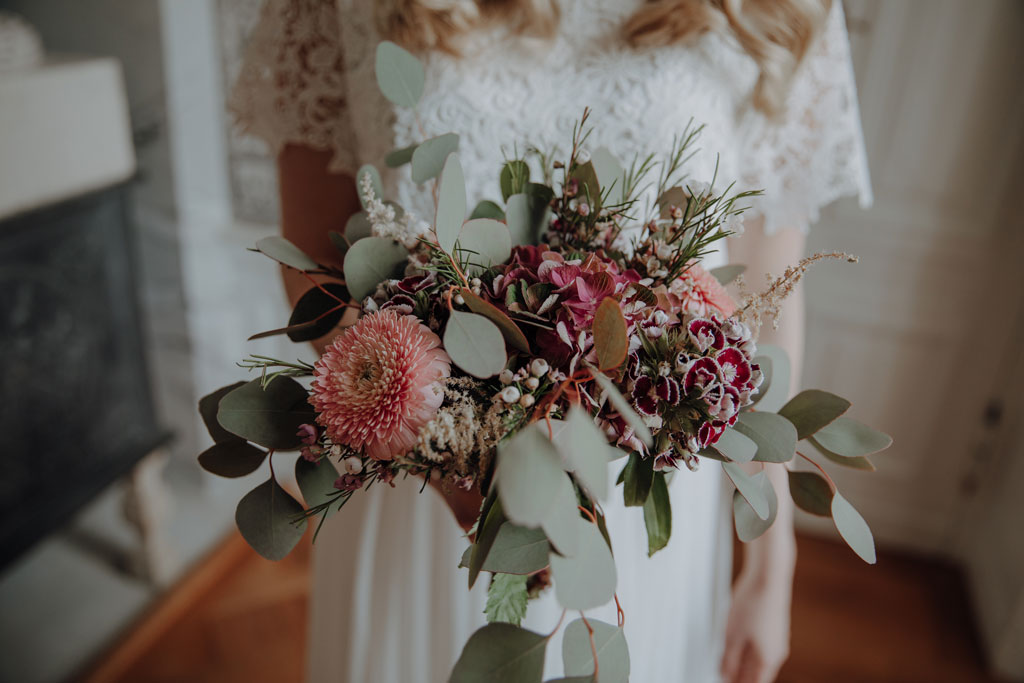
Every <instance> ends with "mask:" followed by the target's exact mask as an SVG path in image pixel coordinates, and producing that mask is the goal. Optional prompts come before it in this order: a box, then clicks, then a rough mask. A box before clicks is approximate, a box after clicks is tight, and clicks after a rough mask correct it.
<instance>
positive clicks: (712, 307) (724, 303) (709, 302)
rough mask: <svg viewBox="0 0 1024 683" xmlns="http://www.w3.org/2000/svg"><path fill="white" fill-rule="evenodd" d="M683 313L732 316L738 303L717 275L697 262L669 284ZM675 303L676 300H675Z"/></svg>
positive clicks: (671, 292)
mask: <svg viewBox="0 0 1024 683" xmlns="http://www.w3.org/2000/svg"><path fill="white" fill-rule="evenodd" d="M668 291H669V294H671V295H673V296H674V297H675V298H676V299H678V302H679V310H680V311H681V312H683V313H689V314H691V315H697V316H700V317H707V316H709V315H711V314H712V313H722V314H723V315H725V316H731V315H732V314H733V313H735V312H736V303H735V302H734V301H733V300H732V297H731V296H729V292H727V291H725V287H723V286H722V285H721V283H720V282H719V281H718V280H716V279H715V276H714V275H712V274H711V273H709V272H708V271H706V270H704V268H702V267H701V266H699V265H697V264H696V263H695V264H693V265H691V266H690V267H689V268H687V269H686V272H684V273H683V274H682V275H681V276H680V277H679V278H677V279H676V280H674V281H673V282H672V283H671V284H670V285H669V286H668ZM673 303H674V302H673Z"/></svg>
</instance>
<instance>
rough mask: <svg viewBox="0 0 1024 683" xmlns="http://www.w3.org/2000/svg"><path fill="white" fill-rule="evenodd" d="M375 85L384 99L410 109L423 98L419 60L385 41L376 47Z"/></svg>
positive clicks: (422, 80) (422, 81) (421, 71)
mask: <svg viewBox="0 0 1024 683" xmlns="http://www.w3.org/2000/svg"><path fill="white" fill-rule="evenodd" d="M375 70H376V73H377V85H378V86H379V87H380V91H381V92H382V93H384V97H386V98H388V99H389V100H391V102H392V103H394V104H397V105H398V106H399V107H406V108H409V109H412V108H414V107H415V106H416V104H417V103H418V102H419V101H420V97H422V96H423V84H424V73H423V65H422V64H421V63H420V60H418V59H416V57H415V56H413V54H412V53H411V52H409V51H408V50H406V49H404V48H402V47H399V46H398V45H396V44H394V43H392V42H391V41H388V40H385V41H382V42H381V43H379V44H378V45H377V62H376V69H375Z"/></svg>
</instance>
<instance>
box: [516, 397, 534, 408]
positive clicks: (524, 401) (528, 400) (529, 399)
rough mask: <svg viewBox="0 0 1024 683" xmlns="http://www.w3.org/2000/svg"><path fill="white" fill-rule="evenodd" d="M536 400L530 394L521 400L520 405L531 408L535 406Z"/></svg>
mask: <svg viewBox="0 0 1024 683" xmlns="http://www.w3.org/2000/svg"><path fill="white" fill-rule="evenodd" d="M534 400H535V399H534V398H533V396H531V395H530V394H526V395H525V396H523V397H522V398H521V399H519V405H521V406H522V407H524V408H529V407H530V406H532V405H533V402H534Z"/></svg>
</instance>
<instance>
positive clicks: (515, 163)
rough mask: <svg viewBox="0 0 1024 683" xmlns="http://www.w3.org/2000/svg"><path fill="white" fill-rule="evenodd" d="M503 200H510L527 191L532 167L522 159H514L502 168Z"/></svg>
mask: <svg viewBox="0 0 1024 683" xmlns="http://www.w3.org/2000/svg"><path fill="white" fill-rule="evenodd" d="M499 181H500V184H501V198H502V199H503V200H505V201H506V202H508V198H509V197H511V196H512V195H514V194H519V193H520V192H524V191H525V190H526V186H527V184H528V183H529V182H530V166H529V165H528V164H527V163H526V162H525V161H523V160H522V159H513V160H512V161H509V162H507V163H506V164H505V165H504V166H502V167H501V176H500V178H499Z"/></svg>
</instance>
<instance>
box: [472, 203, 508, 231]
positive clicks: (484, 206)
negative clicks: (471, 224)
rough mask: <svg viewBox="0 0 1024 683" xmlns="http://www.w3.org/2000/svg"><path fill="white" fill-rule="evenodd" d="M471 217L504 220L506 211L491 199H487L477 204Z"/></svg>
mask: <svg viewBox="0 0 1024 683" xmlns="http://www.w3.org/2000/svg"><path fill="white" fill-rule="evenodd" d="M469 218H470V220H472V219H474V218H493V219H494V220H496V221H504V220H505V211H504V209H502V208H501V207H500V206H498V205H497V204H495V203H494V202H492V201H491V200H489V199H485V200H483V201H481V202H480V203H479V204H477V205H476V207H475V208H474V209H473V212H472V213H471V214H469ZM506 229H507V228H506Z"/></svg>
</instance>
